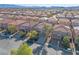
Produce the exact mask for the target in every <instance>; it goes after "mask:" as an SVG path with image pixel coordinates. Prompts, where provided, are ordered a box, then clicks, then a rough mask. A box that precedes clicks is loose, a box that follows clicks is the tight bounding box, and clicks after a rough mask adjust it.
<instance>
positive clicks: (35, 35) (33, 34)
mask: <svg viewBox="0 0 79 59" xmlns="http://www.w3.org/2000/svg"><path fill="white" fill-rule="evenodd" d="M38 35H39V33H38V32H37V31H35V30H33V31H30V32H28V33H27V36H28V37H29V39H34V40H35V39H37V38H38Z"/></svg>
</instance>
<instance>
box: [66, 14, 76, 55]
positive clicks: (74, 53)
mask: <svg viewBox="0 0 79 59" xmlns="http://www.w3.org/2000/svg"><path fill="white" fill-rule="evenodd" d="M66 18H67V19H68V20H69V22H70V24H69V28H70V31H71V46H72V47H71V49H72V53H73V55H76V49H75V30H74V27H73V25H72V19H74V17H73V14H72V13H71V16H67V15H66Z"/></svg>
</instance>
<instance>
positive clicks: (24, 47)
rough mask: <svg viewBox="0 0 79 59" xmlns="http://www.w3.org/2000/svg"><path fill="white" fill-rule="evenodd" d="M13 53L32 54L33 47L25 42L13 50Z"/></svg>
mask: <svg viewBox="0 0 79 59" xmlns="http://www.w3.org/2000/svg"><path fill="white" fill-rule="evenodd" d="M11 54H14V55H32V49H31V48H30V47H29V46H28V45H27V44H26V43H23V44H22V45H21V46H20V47H19V48H18V49H13V50H11Z"/></svg>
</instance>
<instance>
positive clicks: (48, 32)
mask: <svg viewBox="0 0 79 59" xmlns="http://www.w3.org/2000/svg"><path fill="white" fill-rule="evenodd" d="M44 30H45V43H46V44H48V43H49V41H50V40H51V35H52V31H53V27H52V25H50V24H44Z"/></svg>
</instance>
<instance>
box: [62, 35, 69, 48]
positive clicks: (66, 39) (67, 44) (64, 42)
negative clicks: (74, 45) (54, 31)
mask: <svg viewBox="0 0 79 59" xmlns="http://www.w3.org/2000/svg"><path fill="white" fill-rule="evenodd" d="M62 45H63V47H64V48H65V49H67V48H69V47H70V44H69V37H68V36H64V38H63V41H62Z"/></svg>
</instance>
